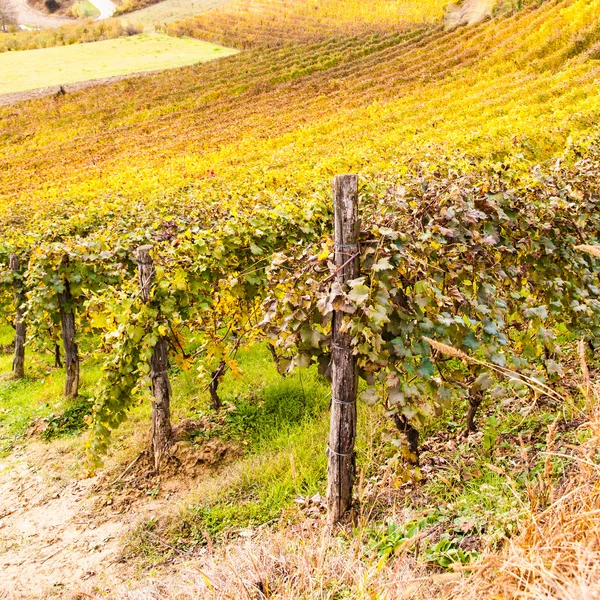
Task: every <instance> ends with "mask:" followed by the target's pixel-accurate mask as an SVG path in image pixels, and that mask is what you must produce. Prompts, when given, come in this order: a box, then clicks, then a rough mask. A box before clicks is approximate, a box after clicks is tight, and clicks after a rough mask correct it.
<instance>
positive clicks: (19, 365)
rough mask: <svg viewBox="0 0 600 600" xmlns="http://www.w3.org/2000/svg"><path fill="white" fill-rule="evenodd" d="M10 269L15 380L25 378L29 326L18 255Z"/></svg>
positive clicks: (11, 261)
mask: <svg viewBox="0 0 600 600" xmlns="http://www.w3.org/2000/svg"><path fill="white" fill-rule="evenodd" d="M10 269H11V271H12V272H13V277H14V298H15V308H16V314H15V333H16V335H15V354H14V358H13V376H14V378H15V379H23V377H25V336H26V330H27V325H26V324H25V318H24V314H23V313H24V309H23V305H24V304H25V300H26V298H25V285H24V283H23V278H22V277H23V274H22V273H21V261H20V260H19V257H18V256H17V255H16V254H12V255H11V257H10Z"/></svg>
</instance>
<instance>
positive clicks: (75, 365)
mask: <svg viewBox="0 0 600 600" xmlns="http://www.w3.org/2000/svg"><path fill="white" fill-rule="evenodd" d="M68 262H69V259H68V257H66V256H65V258H64V259H63V264H64V265H66V264H68ZM57 295H58V307H59V309H60V321H61V326H62V339H63V346H64V349H65V370H66V380H65V396H66V397H67V398H75V397H77V394H78V393H79V350H78V348H77V343H76V342H75V310H74V307H73V296H72V295H71V286H70V285H69V280H68V279H66V278H65V280H64V289H63V291H62V292H59V293H58V294H57Z"/></svg>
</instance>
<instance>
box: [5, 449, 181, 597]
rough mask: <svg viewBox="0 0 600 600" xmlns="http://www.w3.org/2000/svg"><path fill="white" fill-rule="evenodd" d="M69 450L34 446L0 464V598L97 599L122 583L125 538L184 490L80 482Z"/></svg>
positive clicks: (170, 484) (169, 485)
mask: <svg viewBox="0 0 600 600" xmlns="http://www.w3.org/2000/svg"><path fill="white" fill-rule="evenodd" d="M68 452H69V453H67V451H66V450H64V449H63V450H62V451H61V448H60V447H58V448H57V447H55V446H54V445H48V444H42V443H33V444H32V445H31V446H29V447H28V449H27V453H26V454H23V453H21V454H15V455H12V456H10V457H8V458H5V459H2V460H0V573H1V574H2V575H1V576H0V598H2V599H4V598H6V599H11V600H17V599H19V600H21V599H23V600H24V599H28V600H29V599H34V598H36V599H37V598H44V599H45V598H68V599H71V600H75V599H81V598H87V597H97V596H96V594H99V595H100V596H103V593H104V592H105V591H107V590H110V589H113V588H114V587H115V586H116V585H119V584H122V583H123V582H124V581H126V580H127V579H128V576H129V573H128V566H127V565H125V564H123V563H121V562H120V557H121V552H122V549H123V547H124V545H125V542H126V538H127V535H128V533H130V532H131V530H132V529H134V528H135V527H136V526H137V525H138V524H139V523H140V521H142V520H143V519H147V518H149V517H150V516H152V515H156V514H159V512H160V511H162V510H164V508H165V507H166V506H172V504H173V502H174V501H176V500H177V499H178V498H180V497H182V496H183V495H184V494H187V493H189V491H190V483H191V482H185V480H184V479H183V478H182V479H180V480H177V479H175V480H170V481H166V482H162V483H161V482H158V483H157V481H156V479H151V480H148V481H144V480H139V479H138V480H136V483H135V485H132V486H129V487H127V486H125V488H120V489H119V487H118V486H117V487H115V486H111V485H110V482H107V481H102V480H101V479H99V477H94V478H89V479H81V480H78V479H77V478H76V477H74V476H73V474H72V469H73V468H74V467H73V464H74V463H73V459H72V458H71V454H70V453H71V452H72V450H70V451H68ZM67 456H69V460H68V461H67V460H65V458H66V457H67ZM68 463H70V464H71V466H70V467H69V466H68ZM182 481H184V483H182ZM192 481H193V480H192ZM146 488H148V489H146ZM149 490H150V491H149Z"/></svg>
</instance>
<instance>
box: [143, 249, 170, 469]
mask: <svg viewBox="0 0 600 600" xmlns="http://www.w3.org/2000/svg"><path fill="white" fill-rule="evenodd" d="M151 252H152V246H151V245H147V246H140V247H139V248H138V249H137V252H136V260H137V263H138V274H139V280H140V291H141V296H142V300H143V301H144V302H149V300H150V291H151V288H152V282H153V281H154V277H155V274H156V272H155V269H154V261H153V260H152V255H151ZM150 377H151V379H152V396H153V397H154V401H153V402H152V454H153V456H154V468H155V470H156V472H158V471H159V469H160V462H161V460H162V457H163V455H164V454H165V453H166V452H168V450H169V448H170V446H171V443H172V440H173V429H172V427H171V384H170V382H169V355H168V348H167V338H166V337H164V336H162V337H159V338H158V341H157V342H156V346H154V351H153V353H152V358H151V359H150Z"/></svg>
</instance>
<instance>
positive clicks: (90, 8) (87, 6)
mask: <svg viewBox="0 0 600 600" xmlns="http://www.w3.org/2000/svg"><path fill="white" fill-rule="evenodd" d="M71 12H72V13H73V15H74V16H76V17H77V18H79V19H87V18H90V19H95V18H96V17H98V16H99V15H100V11H99V10H98V9H97V8H96V7H95V6H94V5H93V4H92V3H91V2H90V1H89V0H78V2H75V4H73V6H72V7H71Z"/></svg>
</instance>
